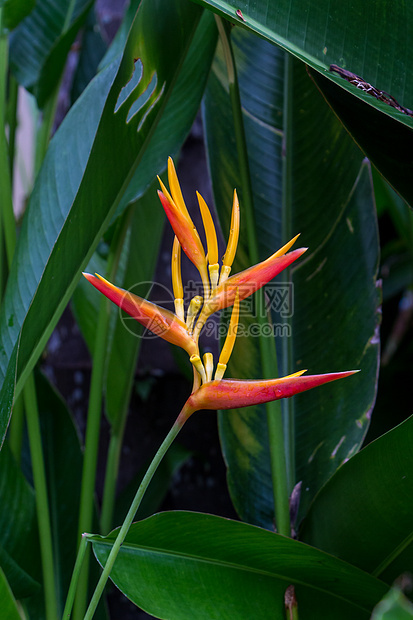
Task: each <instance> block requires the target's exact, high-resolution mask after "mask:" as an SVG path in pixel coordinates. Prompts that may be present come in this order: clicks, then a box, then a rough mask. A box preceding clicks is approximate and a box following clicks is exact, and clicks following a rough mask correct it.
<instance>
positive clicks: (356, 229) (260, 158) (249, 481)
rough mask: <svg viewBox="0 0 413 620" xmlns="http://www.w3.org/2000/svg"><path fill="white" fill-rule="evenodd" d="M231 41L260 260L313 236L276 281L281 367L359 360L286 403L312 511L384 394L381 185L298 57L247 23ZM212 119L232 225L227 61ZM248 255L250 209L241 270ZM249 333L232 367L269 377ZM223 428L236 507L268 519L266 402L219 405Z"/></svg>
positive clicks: (222, 197)
mask: <svg viewBox="0 0 413 620" xmlns="http://www.w3.org/2000/svg"><path fill="white" fill-rule="evenodd" d="M233 40H234V44H235V52H236V60H237V62H238V69H239V80H240V88H241V96H242V105H243V111H244V116H243V118H244V124H245V130H246V136H247V146H248V157H249V166H250V171H251V179H252V186H253V193H254V209H255V236H256V239H257V242H258V247H259V251H260V258H264V257H266V256H268V255H269V254H271V253H272V252H273V251H275V250H276V249H277V248H278V247H280V246H281V245H282V243H285V242H286V241H287V240H288V239H289V238H290V237H292V236H293V235H294V234H296V233H298V232H301V233H302V236H301V238H300V242H301V244H302V245H304V246H308V247H309V250H308V252H307V253H306V254H305V255H304V256H303V258H302V259H300V261H298V263H297V265H294V266H293V269H292V270H291V273H290V274H288V273H286V274H281V276H280V282H279V283H277V284H275V285H274V284H273V285H271V286H269V287H267V293H268V297H269V299H272V300H273V304H272V306H273V310H277V308H274V306H277V305H278V314H277V313H275V314H274V316H273V320H274V324H275V333H276V335H279V336H280V337H279V338H278V357H279V367H280V373H282V374H288V373H289V372H294V371H297V370H299V369H301V368H308V369H309V371H310V372H312V373H318V372H331V371H338V370H349V369H351V368H361V369H362V372H361V373H359V375H358V376H357V377H353V378H351V379H349V380H346V381H343V382H340V383H336V384H335V385H331V386H325V387H323V388H320V389H317V390H313V391H311V392H309V393H308V394H303V395H300V396H297V397H295V398H294V399H291V400H288V401H284V403H285V410H286V412H287V413H288V414H289V416H290V417H293V418H294V420H295V435H294V440H295V449H296V453H295V468H296V476H295V480H293V481H291V482H292V485H293V484H294V483H295V482H299V481H302V497H301V513H302V514H304V513H305V510H306V507H307V506H308V503H309V501H310V499H311V498H312V497H313V496H314V494H315V493H316V491H317V490H318V489H319V488H320V487H321V485H322V484H323V483H324V482H325V481H326V480H327V479H328V478H329V476H331V475H332V474H333V473H334V471H335V470H336V468H337V467H338V466H339V465H340V464H341V463H342V462H343V460H345V459H346V458H348V457H349V456H350V455H351V454H352V453H354V451H355V450H357V448H358V446H359V445H360V443H361V441H362V439H363V437H364V435H365V432H366V430H367V426H368V418H369V411H370V409H371V407H372V404H373V402H374V398H375V389H376V385H375V384H376V373H377V362H378V360H377V356H378V341H377V335H376V328H377V323H378V316H377V314H376V312H377V305H378V294H377V291H376V283H375V278H376V271H377V262H378V238H377V228H376V217H375V209H374V203H373V199H372V187H371V182H370V175H369V167H368V165H367V164H366V163H363V156H362V154H361V153H360V151H359V150H358V149H357V147H356V146H355V145H354V143H353V142H352V140H350V138H348V137H347V135H346V132H345V131H344V130H343V128H342V127H341V125H340V123H338V121H337V120H336V119H335V117H334V115H333V114H332V113H331V112H330V111H329V108H328V106H327V105H326V104H325V103H324V102H323V100H322V98H321V97H320V96H319V95H318V93H317V90H316V89H315V88H314V86H313V85H312V84H311V81H310V80H309V79H308V76H307V75H306V72H305V69H304V66H303V65H302V63H298V62H297V61H294V62H292V64H291V58H290V59H288V58H287V59H286V57H285V55H284V53H283V52H281V51H280V50H279V49H278V48H276V47H275V46H272V45H270V44H269V43H267V42H265V41H262V40H261V39H259V38H258V37H256V36H254V35H251V34H248V33H246V32H243V31H240V30H238V31H237V32H235V33H234V37H233ZM251 76H254V82H253V86H252V84H251ZM284 92H288V98H287V99H286V100H284V98H283V95H284ZM205 125H206V131H207V142H208V155H209V162H210V168H211V174H212V180H213V188H214V196H215V203H216V205H217V209H218V213H219V216H220V217H221V218H222V221H223V223H224V225H223V229H224V232H225V231H226V230H228V227H229V216H230V211H229V207H230V205H231V192H232V188H233V187H237V186H238V188H239V175H238V162H237V158H236V156H235V155H234V153H235V146H234V140H233V135H232V134H233V129H232V120H231V117H230V110H229V102H228V94H227V91H226V76H225V69H224V67H223V65H222V61H221V59H220V58H219V59H218V61H217V62H216V63H215V65H214V71H213V75H212V76H211V80H210V83H209V86H208V90H207V97H206V103H205ZM320 127H322V128H323V130H322V132H320ZM239 189H240V190H241V191H240V194H241V199H240V204H241V214H242V207H243V205H242V188H239ZM241 217H242V215H241ZM354 257H357V260H354ZM249 264H250V263H249V258H248V247H247V231H246V229H245V217H244V227H241V235H240V248H239V255H238V259H237V263H236V265H235V267H236V269H237V270H238V269H240V268H244V267H246V266H247V265H249ZM291 283H292V284H291ZM291 287H293V289H292V288H291ZM277 291H278V293H277ZM286 292H287V293H288V292H290V293H293V301H294V305H293V306H292V305H291V303H290V304H289V305H288V304H287V305H286V304H280V302H279V300H280V295H281V294H285V293H286ZM277 295H278V297H277ZM277 299H278V302H277ZM285 314H286V315H287V316H285V317H284V315H285ZM250 320H251V321H253V322H254V318H252V319H250ZM255 323H256V319H255ZM250 328H251V326H250ZM247 333H250V337H244V338H243V337H238V339H237V344H236V347H235V350H234V353H233V356H232V359H231V362H230V372H231V375H232V376H235V377H239V378H254V377H257V376H258V377H259V376H260V374H261V369H260V355H259V346H258V344H259V343H258V338H254V337H253V333H252V331H251V329H250V330H249V332H247ZM261 376H262V375H261ZM220 431H221V437H222V442H223V449H224V455H225V458H226V460H227V462H228V465H229V486H230V490H231V494H232V497H233V500H234V503H235V505H236V508H237V510H238V512H239V514H240V515H241V516H242V518H243V519H244V520H248V521H251V522H253V523H255V524H260V525H265V526H266V527H269V528H271V527H272V525H273V514H274V511H273V506H272V504H273V500H272V491H271V476H270V467H269V451H268V439H267V432H266V419H265V414H264V413H263V411H262V408H260V407H255V408H253V409H252V408H249V409H245V410H241V411H235V412H224V413H222V414H221V415H220ZM290 458H291V460H293V458H294V455H293V454H291V455H290Z"/></svg>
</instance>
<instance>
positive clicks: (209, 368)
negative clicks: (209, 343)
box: [203, 352, 214, 382]
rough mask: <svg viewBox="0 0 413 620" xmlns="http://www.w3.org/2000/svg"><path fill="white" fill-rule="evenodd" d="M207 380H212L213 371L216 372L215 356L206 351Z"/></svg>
mask: <svg viewBox="0 0 413 620" xmlns="http://www.w3.org/2000/svg"><path fill="white" fill-rule="evenodd" d="M203 362H204V368H205V374H206V380H207V382H208V381H212V373H213V372H214V356H213V355H212V353H209V352H207V353H205V354H204V357H203Z"/></svg>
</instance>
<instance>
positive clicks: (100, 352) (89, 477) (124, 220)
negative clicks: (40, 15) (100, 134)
mask: <svg viewBox="0 0 413 620" xmlns="http://www.w3.org/2000/svg"><path fill="white" fill-rule="evenodd" d="M129 222H130V210H127V211H125V213H124V214H123V216H122V217H121V218H120V220H119V222H118V224H117V227H116V230H115V233H114V235H113V239H112V243H111V248H110V252H109V257H108V264H107V273H106V276H107V278H108V279H109V280H113V279H114V277H115V274H116V271H117V268H118V264H119V258H120V253H121V251H122V246H123V242H124V239H125V235H126V231H127V228H128V225H129ZM109 320H110V301H109V300H108V299H107V298H106V297H104V296H103V295H102V297H101V300H100V306H99V316H98V323H97V328H96V336H95V347H94V351H93V368H92V377H91V383H90V395H89V407H88V414H87V426H86V438H85V452H84V461H83V474H82V486H81V493H80V509H79V529H78V536H79V540H81V536H82V534H83V533H84V532H88V531H90V530H91V529H92V518H93V506H94V494H95V481H96V469H97V458H98V447H99V431H100V418H101V411H102V393H103V382H104V372H105V364H106V348H107V339H108V331H109ZM88 582H89V557H88V556H86V558H85V561H84V563H83V567H82V573H81V579H80V581H79V588H78V591H77V593H76V600H75V609H74V612H75V618H79V620H80V618H83V614H84V610H85V608H86V600H87V591H88Z"/></svg>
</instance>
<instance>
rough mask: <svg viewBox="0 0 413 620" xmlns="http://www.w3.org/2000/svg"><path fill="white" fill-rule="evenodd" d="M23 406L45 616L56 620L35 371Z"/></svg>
mask: <svg viewBox="0 0 413 620" xmlns="http://www.w3.org/2000/svg"><path fill="white" fill-rule="evenodd" d="M24 405H25V409H26V419H27V430H28V436H29V445H30V456H31V462H32V469H33V481H34V489H35V492H36V510H37V521H38V527H39V536H40V550H41V560H42V571H43V587H44V597H45V606H46V618H47V620H54V619H56V618H57V617H58V613H57V601H56V588H55V573H54V567H53V546H52V530H51V525H50V516H49V514H50V513H49V500H48V495H47V485H46V472H45V466H44V460H43V450H42V439H41V433H40V423H39V412H38V408H37V398H36V389H35V385H34V378H33V375H32V374H31V375H30V376H29V378H28V380H27V382H26V385H25V386H24Z"/></svg>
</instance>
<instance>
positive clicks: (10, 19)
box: [0, 0, 36, 30]
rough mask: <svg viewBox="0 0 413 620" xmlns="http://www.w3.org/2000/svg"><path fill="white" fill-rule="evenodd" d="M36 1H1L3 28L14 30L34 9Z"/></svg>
mask: <svg viewBox="0 0 413 620" xmlns="http://www.w3.org/2000/svg"><path fill="white" fill-rule="evenodd" d="M35 4H36V0H1V1H0V8H2V9H3V15H2V22H3V23H2V26H3V27H4V28H7V29H8V30H13V28H16V26H17V25H18V24H19V23H20V22H21V20H22V19H24V18H25V17H26V16H27V15H29V13H30V12H31V11H32V10H33V9H34V6H35Z"/></svg>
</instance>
